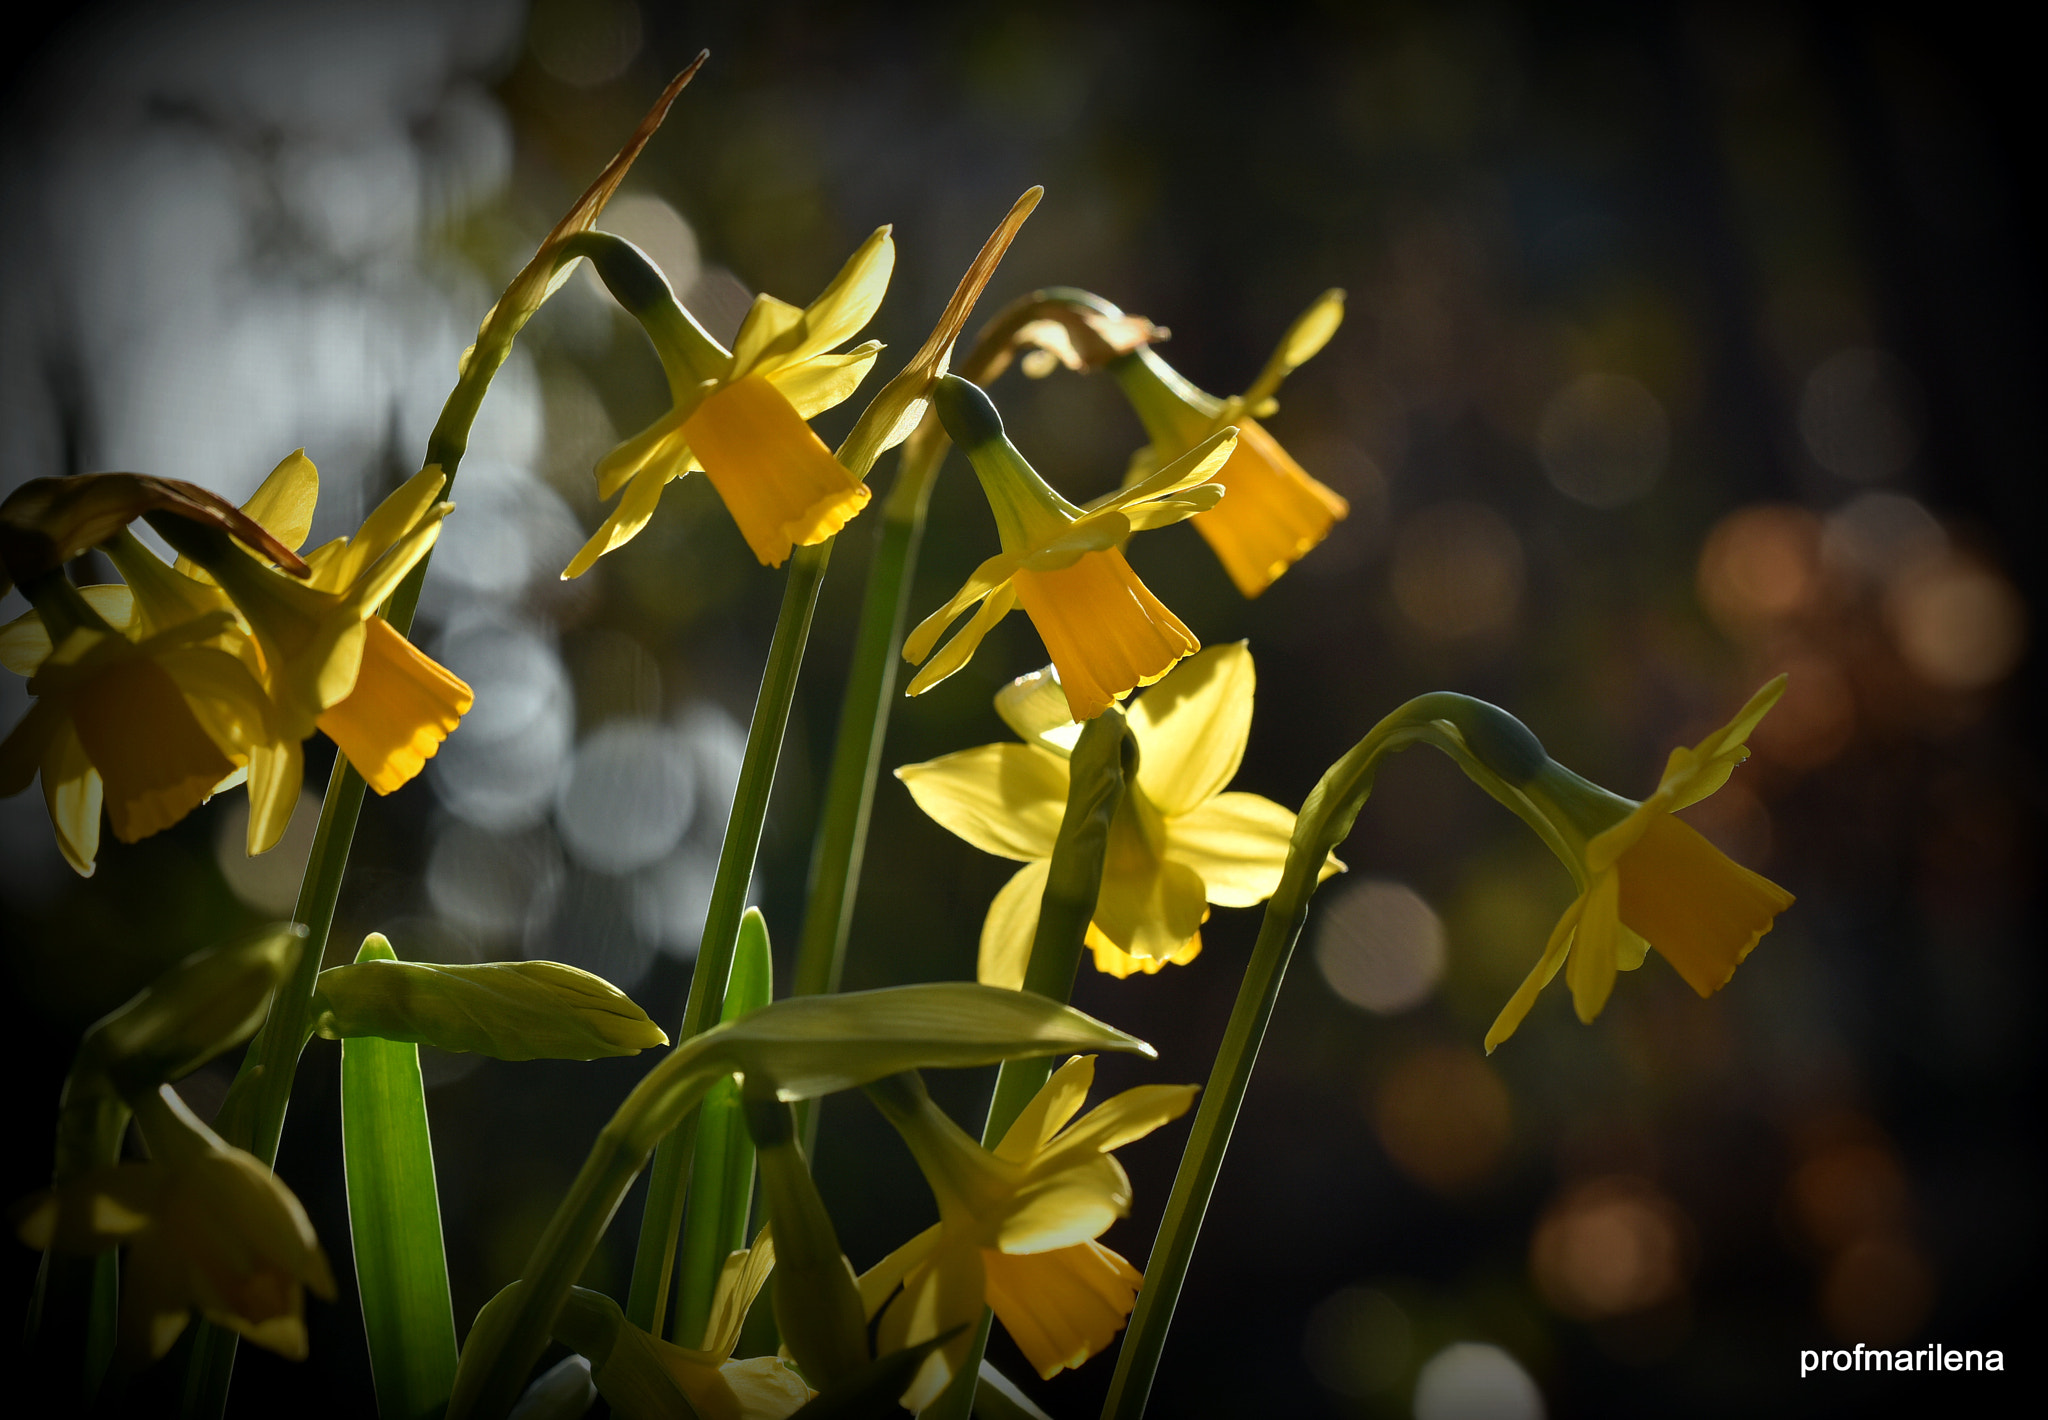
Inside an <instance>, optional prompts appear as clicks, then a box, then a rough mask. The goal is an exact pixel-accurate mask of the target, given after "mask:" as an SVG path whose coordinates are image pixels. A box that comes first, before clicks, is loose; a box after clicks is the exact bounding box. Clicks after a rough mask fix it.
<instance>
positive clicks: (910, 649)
mask: <svg viewBox="0 0 2048 1420" xmlns="http://www.w3.org/2000/svg"><path fill="white" fill-rule="evenodd" d="M1017 562H1018V559H1017V558H1015V557H1012V556H1011V555H1010V554H1009V553H1007V552H999V553H997V554H996V555H995V556H994V557H991V558H989V559H988V560H987V561H986V562H984V563H982V564H981V565H980V566H979V567H977V568H975V569H974V571H973V572H972V573H970V574H969V575H968V578H967V580H966V581H965V582H963V583H961V584H960V590H959V591H957V592H955V593H953V595H952V596H951V597H949V598H947V600H946V604H945V605H944V606H942V607H940V608H939V609H938V610H937V611H935V612H933V613H932V614H931V615H930V616H927V617H926V618H925V619H924V620H923V621H920V622H919V623H918V624H917V627H916V629H915V630H913V631H912V632H911V633H910V635H909V636H908V637H907V638H906V639H905V640H904V642H903V659H904V660H906V661H908V662H910V664H912V665H913V666H915V665H920V664H922V663H923V661H924V658H925V657H927V656H929V655H930V654H931V653H932V647H934V646H936V645H938V644H939V637H941V636H943V635H944V634H945V631H946V628H947V627H949V626H951V625H952V624H953V623H954V622H955V621H957V620H959V619H960V614H961V613H962V612H964V611H966V610H967V608H969V607H971V606H973V605H974V604H975V603H976V602H978V601H980V600H981V599H982V598H983V597H985V596H987V595H988V594H989V593H990V592H992V591H994V590H995V589H996V588H997V587H1000V586H1001V585H1002V584H1003V583H1005V582H1007V581H1009V580H1010V577H1011V574H1012V573H1014V572H1015V571H1016V570H1017Z"/></svg>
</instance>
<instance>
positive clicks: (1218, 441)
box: [1096, 428, 1237, 513]
mask: <svg viewBox="0 0 2048 1420" xmlns="http://www.w3.org/2000/svg"><path fill="white" fill-rule="evenodd" d="M1236 451H1237V430H1236V429H1234V428H1233V429H1218V430H1217V431H1216V432H1215V433H1213V434H1211V435H1209V437H1208V438H1206V439H1204V440H1202V442H1200V443H1199V444H1196V445H1195V446H1194V447H1193V448H1192V449H1189V450H1188V451H1187V452H1186V453H1184V454H1182V455H1181V456H1180V457H1179V458H1176V459H1174V460H1173V461H1171V462H1170V463H1168V464H1167V465H1166V466H1165V467H1163V468H1161V469H1160V470H1158V471H1157V472H1156V473H1152V474H1149V475H1147V476H1146V477H1145V478H1143V479H1140V480H1139V481H1138V482H1136V483H1134V484H1132V485H1131V486H1130V487H1128V488H1122V489H1118V490H1117V492H1116V494H1115V495H1114V496H1113V497H1111V498H1110V499H1109V500H1108V501H1106V502H1105V503H1103V505H1102V506H1101V507H1100V508H1099V509H1097V510H1096V511H1098V512H1105V513H1106V512H1113V511H1116V510H1118V509H1122V508H1128V507H1131V506H1132V505H1134V504H1138V503H1149V502H1151V501H1152V500H1153V499H1155V498H1166V497H1170V496H1171V495H1173V494H1175V493H1178V492H1180V491H1181V490H1182V489H1184V488H1193V487H1194V486H1195V485H1196V484H1198V483H1206V482H1208V480H1209V479H1210V478H1212V477H1214V476H1215V473H1216V470H1218V469H1220V468H1222V467H1223V465H1224V464H1226V463H1228V462H1229V461H1230V456H1231V454H1233V453H1235V452H1236Z"/></svg>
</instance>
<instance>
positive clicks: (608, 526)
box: [562, 469, 666, 582]
mask: <svg viewBox="0 0 2048 1420" xmlns="http://www.w3.org/2000/svg"><path fill="white" fill-rule="evenodd" d="M665 481H666V480H665V479H663V477H662V475H661V472H660V470H658V469H649V470H648V471H647V472H645V473H642V474H640V475H638V476H637V477H635V478H634V479H633V481H632V482H631V483H628V484H627V485H626V492H625V496H624V497H622V498H620V499H619V504H618V506H617V507H616V508H613V509H612V510H611V512H610V513H609V514H608V515H606V517H605V520H604V521H603V522H602V523H600V524H599V525H598V528H597V531H596V532H594V533H592V534H591V535H590V541H588V542H586V543H584V544H583V546H582V547H581V548H580V549H578V551H577V553H576V555H575V556H574V557H572V558H570V559H569V565H568V566H567V567H564V568H563V569H562V580H563V581H565V582H566V581H568V580H569V579H570V578H571V577H580V576H582V575H583V574H584V573H585V572H588V571H589V570H590V569H591V568H592V567H595V566H596V565H597V559H598V558H600V557H602V556H604V555H605V554H606V553H607V552H610V551H612V550H614V549H615V548H620V547H624V546H625V545H626V544H627V543H629V542H631V541H632V540H633V539H634V538H636V537H638V536H639V535H640V529H642V528H644V527H646V526H647V520H648V519H649V518H652V517H653V516H654V510H655V508H656V507H657V506H658V505H659V504H660V502H661V487H662V484H663V483H664V482H665Z"/></svg>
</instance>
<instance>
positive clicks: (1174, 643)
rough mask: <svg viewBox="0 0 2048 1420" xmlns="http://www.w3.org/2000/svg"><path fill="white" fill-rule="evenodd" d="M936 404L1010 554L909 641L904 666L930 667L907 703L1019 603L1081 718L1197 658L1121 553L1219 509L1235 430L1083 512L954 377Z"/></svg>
mask: <svg viewBox="0 0 2048 1420" xmlns="http://www.w3.org/2000/svg"><path fill="white" fill-rule="evenodd" d="M933 404H934V407H935V408H937V410H938V412H939V417H940V419H941V420H943V421H944V423H945V426H946V432H947V433H948V434H949V435H951V436H952V439H953V442H954V443H956V444H958V445H959V446H960V450H961V452H963V453H964V454H966V455H967V458H968V461H969V462H970V463H972V464H973V465H974V471H975V473H976V475H977V476H978V477H979V478H980V479H981V486H982V490H983V492H985V493H986V494H987V495H988V502H989V507H990V509H991V510H992V511H993V512H994V513H995V518H996V527H997V530H998V532H999V533H1000V534H1001V537H1002V543H1003V550H1002V552H1001V553H1000V554H998V555H997V556H995V557H991V558H990V559H988V561H986V562H984V563H982V564H981V566H979V567H977V568H975V570H974V575H973V576H971V577H969V578H968V579H967V583H966V585H965V586H963V587H961V589H960V590H959V591H957V592H955V593H954V594H953V597H952V599H951V600H949V601H948V602H947V603H946V604H945V605H944V606H942V607H940V608H939V609H938V610H937V611H935V612H933V613H932V614H931V615H930V616H928V617H926V618H925V619H924V621H923V622H922V623H921V624H920V625H919V626H918V627H917V629H916V630H915V631H913V632H911V633H910V637H909V639H908V640H906V641H905V642H904V644H903V656H904V659H905V660H907V661H909V662H910V663H911V664H913V665H919V664H922V665H923V669H922V670H920V671H919V672H918V673H917V675H916V676H915V677H914V678H913V679H912V680H911V682H910V686H909V689H908V693H909V694H911V695H919V694H922V693H923V692H924V691H927V690H929V689H931V688H932V687H933V686H935V685H937V684H938V683H939V682H940V681H942V680H944V679H945V678H946V677H947V676H949V675H952V674H953V673H954V672H955V671H957V670H959V669H960V668H961V667H962V666H964V665H966V664H967V662H968V660H969V658H971V657H972V656H973V655H974V650H975V647H977V646H979V645H980V644H981V640H982V638H983V637H984V636H986V635H987V634H988V633H989V630H990V629H991V628H992V627H993V626H994V625H995V624H996V623H997V622H998V621H1000V620H1002V618H1003V617H1004V616H1005V615H1006V614H1007V613H1008V612H1009V611H1010V609H1011V608H1012V607H1014V606H1016V605H1018V604H1019V603H1020V602H1021V603H1022V604H1023V607H1024V611H1025V613H1026V614H1027V615H1028V616H1029V617H1030V618H1031V623H1032V625H1034V626H1036V627H1037V628H1038V634H1039V635H1040V636H1041V637H1043V638H1044V640H1045V646H1046V650H1047V651H1049V652H1051V654H1052V661H1053V664H1054V665H1055V666H1057V667H1058V668H1059V678H1060V684H1061V686H1062V687H1063V688H1064V689H1065V691H1066V696H1067V706H1068V709H1069V711H1070V712H1071V713H1072V716H1073V718H1074V719H1076V720H1090V719H1093V718H1094V717H1095V716H1097V715H1100V714H1101V713H1102V712H1103V711H1104V710H1106V709H1108V708H1109V707H1110V705H1111V704H1113V703H1114V702H1116V701H1118V700H1121V699H1122V698H1123V697H1124V696H1126V695H1128V694H1130V692H1131V691H1132V690H1133V689H1135V688H1136V687H1138V686H1141V685H1150V684H1151V683H1152V682H1153V681H1155V680H1157V679H1159V677H1161V676H1163V675H1165V674H1166V672H1167V671H1168V670H1170V669H1171V668H1172V666H1173V663H1174V662H1175V661H1178V660H1179V659H1180V658H1181V657H1182V656H1185V655H1187V654H1188V653H1189V652H1191V651H1195V650H1197V649H1199V648H1200V646H1201V643H1200V642H1199V641H1197V640H1196V639H1195V637H1194V634H1193V633H1192V632H1190V631H1189V630H1188V629H1187V627H1185V626H1183V625H1181V622H1180V618H1178V617H1176V616H1175V615H1174V614H1173V613H1172V612H1171V611H1168V610H1167V609H1166V607H1165V606H1164V605H1163V604H1161V602H1160V601H1159V599H1158V598H1157V597H1155V596H1153V595H1152V593H1151V591H1150V589H1148V588H1147V587H1146V586H1145V584H1144V583H1143V582H1141V581H1139V580H1138V575H1137V573H1135V572H1133V571H1132V570H1131V565H1130V563H1128V562H1126V561H1125V560H1124V554H1123V551H1122V548H1123V545H1124V543H1125V541H1126V540H1128V539H1129V537H1130V535H1131V534H1132V533H1133V532H1135V531H1138V530H1141V529H1145V528H1157V527H1165V526H1166V525H1168V524H1169V523H1176V522H1179V521H1181V520H1182V519H1184V518H1190V517H1193V516H1194V515H1195V514H1197V513H1199V512H1201V511H1203V510H1204V509H1207V508H1213V507H1215V506H1216V503H1217V500H1218V499H1220V498H1221V497H1222V496H1223V490H1222V488H1221V487H1220V486H1219V485H1217V484H1214V483H1210V482H1208V479H1209V477H1210V475H1211V474H1213V473H1214V472H1215V471H1216V470H1217V469H1218V468H1220V467H1222V465H1223V462H1224V460H1226V459H1227V458H1229V457H1230V451H1231V449H1232V448H1234V447H1235V446H1236V442H1237V431H1236V430H1234V429H1222V430H1218V431H1216V432H1215V433H1213V434H1211V435H1209V436H1208V437H1207V438H1205V439H1203V440H1202V441H1201V442H1199V443H1198V444H1196V445H1195V447H1193V448H1191V449H1189V450H1188V451H1187V452H1186V453H1184V454H1183V455H1181V456H1180V457H1179V458H1177V459H1175V460H1174V461H1173V462H1171V463H1169V464H1168V465H1167V466H1166V467H1164V468H1162V469H1160V470H1159V471H1158V472H1157V473H1155V474H1153V475H1152V476H1151V477H1150V478H1147V479H1145V480H1143V481H1142V482H1140V483H1137V484H1134V485H1133V486H1131V487H1129V488H1126V489H1124V490H1123V491H1122V492H1121V493H1118V494H1116V495H1115V496H1114V497H1111V498H1109V499H1107V500H1105V501H1104V502H1103V503H1102V504H1101V505H1100V506H1099V507H1095V508H1091V509H1085V510H1084V509H1081V508H1077V507H1075V506H1074V505H1073V504H1071V503H1069V502H1068V501H1067V500H1066V499H1064V498H1062V497H1060V495H1059V494H1058V493H1056V492H1054V491H1053V490H1052V489H1051V488H1050V487H1048V486H1047V484H1046V482H1045V480H1044V479H1042V478H1040V477H1039V476H1038V473H1037V471H1036V470H1034V469H1033V468H1032V467H1031V465H1030V464H1028V463H1026V462H1025V461H1024V458H1023V455H1021V454H1019V453H1018V452H1017V450H1016V448H1015V447H1014V446H1013V445H1012V444H1011V443H1010V441H1009V440H1008V439H1007V438H1006V437H1004V434H1003V421H1002V418H1001V416H1000V415H998V414H997V413H996V409H995V406H994V405H993V404H991V403H990V402H989V398H988V396H987V395H985V394H983V393H982V392H981V390H980V388H979V387H978V386H975V385H973V384H970V383H969V382H967V381H966V380H963V379H961V378H959V377H958V376H957V375H948V376H947V377H946V378H945V379H943V380H941V381H940V382H939V387H938V391H937V393H936V395H935V396H934V399H933ZM976 602H980V603H981V608H980V610H978V611H976V612H975V614H974V616H973V618H972V619H971V620H970V621H969V622H968V623H967V625H966V627H965V628H963V629H962V630H961V631H960V632H959V633H958V634H957V635H955V636H954V637H953V639H952V640H951V641H948V642H947V643H946V646H945V649H944V650H942V651H940V652H939V653H938V654H937V655H936V656H933V655H932V649H933V647H935V646H936V645H937V644H938V640H939V637H940V636H941V635H943V634H944V633H945V630H946V628H947V627H949V626H951V625H952V624H953V622H954V621H956V620H957V619H959V617H960V616H961V614H962V613H964V612H965V611H966V610H967V609H968V608H969V607H971V606H973V605H974V604H975V603H976ZM927 657H930V660H929V662H928V663H927V661H926V658H927Z"/></svg>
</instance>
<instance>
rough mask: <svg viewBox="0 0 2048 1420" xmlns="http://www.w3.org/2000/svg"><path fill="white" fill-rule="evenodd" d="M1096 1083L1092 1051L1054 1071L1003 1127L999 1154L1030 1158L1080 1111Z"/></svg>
mask: <svg viewBox="0 0 2048 1420" xmlns="http://www.w3.org/2000/svg"><path fill="white" fill-rule="evenodd" d="M1094 1083H1095V1057H1094V1056H1092V1055H1076V1056H1074V1057H1073V1058H1072V1059H1070V1060H1068V1061H1067V1062H1066V1063H1065V1064H1064V1065H1062V1066H1060V1067H1059V1069H1057V1070H1055V1071H1053V1072H1052V1078H1051V1079H1049V1080H1047V1081H1046V1082H1045V1083H1044V1084H1043V1085H1042V1086H1040V1087H1039V1091H1038V1093H1037V1094H1035V1095H1033V1096H1032V1097H1031V1102H1030V1103H1029V1104H1027V1105H1025V1106H1024V1109H1023V1112H1022V1113H1020V1114H1019V1115H1018V1116H1017V1118H1016V1120H1015V1122H1014V1123H1012V1124H1011V1125H1010V1127H1009V1128H1008V1129H1007V1130H1005V1131H1004V1133H1003V1139H1002V1142H1001V1143H999V1144H997V1145H996V1149H995V1154H996V1157H997V1158H999V1159H1007V1160H1009V1161H1010V1162H1011V1163H1013V1164H1021V1163H1025V1162H1027V1161H1029V1160H1030V1159H1031V1158H1032V1157H1034V1156H1035V1155H1036V1154H1037V1153H1038V1151H1039V1150H1041V1149H1043V1148H1044V1147H1045V1146H1046V1144H1047V1142H1048V1141H1050V1140H1051V1138H1052V1136H1053V1135H1055V1134H1057V1133H1059V1132H1060V1131H1061V1130H1062V1129H1064V1128H1066V1127H1067V1123H1068V1121H1070V1120H1071V1119H1073V1117H1074V1116H1075V1115H1076V1114H1079V1113H1080V1112H1081V1105H1082V1102H1083V1101H1085V1100H1086V1099H1087V1098H1088V1090H1089V1087H1090V1086H1092V1085H1093V1084H1094Z"/></svg>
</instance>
